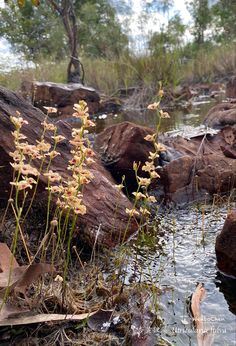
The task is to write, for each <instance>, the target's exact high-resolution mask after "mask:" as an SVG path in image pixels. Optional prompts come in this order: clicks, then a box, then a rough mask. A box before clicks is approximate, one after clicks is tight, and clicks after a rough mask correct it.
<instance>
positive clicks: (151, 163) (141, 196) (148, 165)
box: [126, 84, 169, 217]
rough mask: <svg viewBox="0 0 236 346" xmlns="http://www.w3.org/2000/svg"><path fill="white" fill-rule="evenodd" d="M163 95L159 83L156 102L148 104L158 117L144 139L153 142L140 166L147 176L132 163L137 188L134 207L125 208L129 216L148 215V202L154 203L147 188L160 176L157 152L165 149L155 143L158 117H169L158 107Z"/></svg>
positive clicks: (153, 198) (154, 200) (137, 165)
mask: <svg viewBox="0 0 236 346" xmlns="http://www.w3.org/2000/svg"><path fill="white" fill-rule="evenodd" d="M163 95H164V91H163V89H162V86H161V84H160V89H159V92H158V100H157V101H156V102H153V103H152V104H150V105H148V107H147V108H148V109H149V110H155V111H156V113H157V117H158V119H159V121H158V125H157V129H156V131H155V133H153V134H149V135H147V136H146V137H144V139H145V140H146V141H148V142H151V143H152V144H153V148H154V151H152V152H151V151H150V152H149V155H148V160H147V161H146V162H145V163H144V165H143V166H142V167H141V169H142V171H143V172H146V173H147V175H148V177H145V178H144V177H140V176H139V175H138V170H139V166H140V164H137V163H136V162H134V163H133V169H134V171H135V175H136V179H137V183H138V188H137V191H136V192H133V195H134V197H135V202H134V207H133V209H126V213H127V214H128V215H129V216H130V217H133V216H138V215H142V216H148V215H149V214H150V212H149V210H148V204H149V203H155V202H156V198H155V197H154V196H150V195H149V194H148V188H149V186H150V184H151V182H152V180H153V179H157V178H160V175H159V174H158V173H157V172H156V168H157V167H156V159H157V158H158V157H159V153H160V152H162V151H165V150H166V148H165V147H164V146H163V145H161V144H160V143H157V139H158V130H159V125H160V119H162V118H169V114H168V113H167V112H163V110H161V109H160V102H161V99H162V97H163ZM140 190H141V191H140ZM138 201H142V202H143V205H142V206H141V207H140V208H139V211H138V210H137V209H136V204H137V202H138Z"/></svg>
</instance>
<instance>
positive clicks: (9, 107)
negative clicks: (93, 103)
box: [0, 87, 137, 246]
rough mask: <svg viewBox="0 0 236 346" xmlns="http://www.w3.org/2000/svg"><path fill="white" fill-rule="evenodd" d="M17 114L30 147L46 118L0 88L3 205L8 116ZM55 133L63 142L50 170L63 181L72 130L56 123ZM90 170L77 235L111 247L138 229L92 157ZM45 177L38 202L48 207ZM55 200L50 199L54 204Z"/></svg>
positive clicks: (8, 170) (11, 145) (124, 199)
mask: <svg viewBox="0 0 236 346" xmlns="http://www.w3.org/2000/svg"><path fill="white" fill-rule="evenodd" d="M16 112H20V113H21V116H22V117H23V118H24V119H25V120H27V121H28V125H24V126H23V128H22V133H23V134H24V135H25V136H26V138H27V139H26V140H27V141H28V143H29V144H35V141H36V140H39V139H40V136H41V133H42V130H41V128H42V126H41V122H42V121H43V120H44V119H45V115H44V114H43V113H42V112H41V111H40V110H39V109H37V108H35V107H33V106H32V105H31V104H30V103H28V102H26V101H25V100H24V99H23V98H22V97H20V96H18V95H17V94H15V93H13V92H11V91H9V90H7V89H5V88H2V87H0V114H1V121H0V166H1V167H3V168H4V169H1V170H0V177H1V179H0V191H1V202H2V206H4V205H6V203H7V200H8V198H9V192H10V181H11V180H12V169H11V166H10V162H11V161H12V159H11V157H10V156H9V152H12V151H14V150H15V148H14V142H13V136H12V133H11V132H12V131H13V130H14V127H13V124H12V123H11V121H10V116H11V115H13V116H14V115H16ZM57 127H58V133H59V134H61V135H63V136H64V137H65V138H66V139H65V140H63V141H62V142H60V143H59V144H58V146H57V151H59V152H60V155H59V156H57V157H55V158H54V159H53V161H52V163H51V166H50V168H51V169H52V170H53V171H56V172H58V173H60V175H61V176H62V177H63V179H64V180H65V181H66V180H68V178H69V176H70V171H69V170H68V169H67V165H68V161H69V160H70V159H71V153H70V150H71V148H70V145H69V139H70V138H71V127H70V126H69V125H68V123H66V122H64V121H59V122H58V123H57ZM45 141H46V142H49V143H51V144H53V143H52V138H51V133H50V134H45ZM34 165H35V167H36V168H37V167H39V165H40V162H39V161H35V162H34ZM89 169H90V171H91V173H92V174H93V176H94V178H93V179H92V180H91V182H90V183H89V184H87V185H85V186H84V188H83V203H84V204H85V205H86V207H87V212H86V214H85V215H79V217H78V222H77V226H78V227H77V230H78V234H79V235H80V236H81V238H83V239H85V240H86V242H87V243H88V244H90V245H92V246H93V244H94V242H95V240H96V241H97V244H100V245H103V244H104V245H107V246H113V245H115V244H116V243H118V242H119V240H120V239H122V238H123V237H124V238H127V237H128V236H129V235H130V234H132V233H134V232H135V231H136V230H137V222H136V221H135V220H134V219H131V220H130V221H131V222H129V217H128V215H127V214H126V212H125V209H126V208H132V204H131V202H129V200H128V199H127V197H126V196H124V195H123V194H122V193H121V192H120V191H119V190H118V189H117V187H116V185H115V182H114V180H113V178H112V177H111V175H110V174H109V173H108V172H107V171H106V170H105V168H104V167H103V166H102V165H101V163H100V161H99V160H98V159H97V158H96V157H95V163H94V164H92V165H91V166H90V168H89ZM46 183H47V181H46V178H45V177H44V176H43V175H41V176H40V181H39V188H40V199H41V202H42V204H44V205H46V204H47V193H43V191H45V184H46ZM55 202H56V201H55V200H53V203H55Z"/></svg>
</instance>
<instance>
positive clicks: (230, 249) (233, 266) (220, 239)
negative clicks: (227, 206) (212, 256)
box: [215, 211, 236, 278]
mask: <svg viewBox="0 0 236 346" xmlns="http://www.w3.org/2000/svg"><path fill="white" fill-rule="evenodd" d="M215 251H216V258H217V266H218V268H219V270H220V271H222V272H223V273H225V274H227V275H230V276H234V277H235V278H236V211H232V212H231V213H230V214H229V215H228V216H227V219H226V220H225V223H224V227H223V229H222V231H221V232H220V234H219V235H218V236H217V238H216V244H215Z"/></svg>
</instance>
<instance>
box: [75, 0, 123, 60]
mask: <svg viewBox="0 0 236 346" xmlns="http://www.w3.org/2000/svg"><path fill="white" fill-rule="evenodd" d="M77 11H78V10H77ZM79 18H80V23H81V24H80V29H79V37H80V46H81V48H82V50H83V51H84V53H85V54H86V55H90V56H94V57H95V56H100V57H103V58H105V57H106V58H111V57H113V56H119V55H120V54H121V53H123V52H124V51H125V50H127V47H128V38H127V36H126V35H125V34H124V33H122V31H121V26H120V24H119V22H118V21H117V19H116V16H115V11H114V9H113V8H112V7H111V6H110V5H109V3H108V2H107V1H106V0H100V1H86V2H84V4H83V5H82V6H80V8H79Z"/></svg>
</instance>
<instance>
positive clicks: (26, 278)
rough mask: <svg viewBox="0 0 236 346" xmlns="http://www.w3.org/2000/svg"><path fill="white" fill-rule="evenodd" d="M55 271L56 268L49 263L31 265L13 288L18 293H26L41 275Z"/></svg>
mask: <svg viewBox="0 0 236 346" xmlns="http://www.w3.org/2000/svg"><path fill="white" fill-rule="evenodd" d="M53 271H54V267H53V265H51V264H49V263H34V264H30V265H29V266H28V267H27V269H26V270H25V271H24V272H23V274H22V275H21V277H20V278H19V280H18V281H17V282H16V283H15V284H14V285H13V286H14V288H15V290H16V291H19V292H22V293H24V292H25V290H26V288H27V287H28V286H30V285H31V284H32V283H33V282H35V281H36V280H38V278H39V277H40V276H41V275H43V274H45V273H52V272H53Z"/></svg>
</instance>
